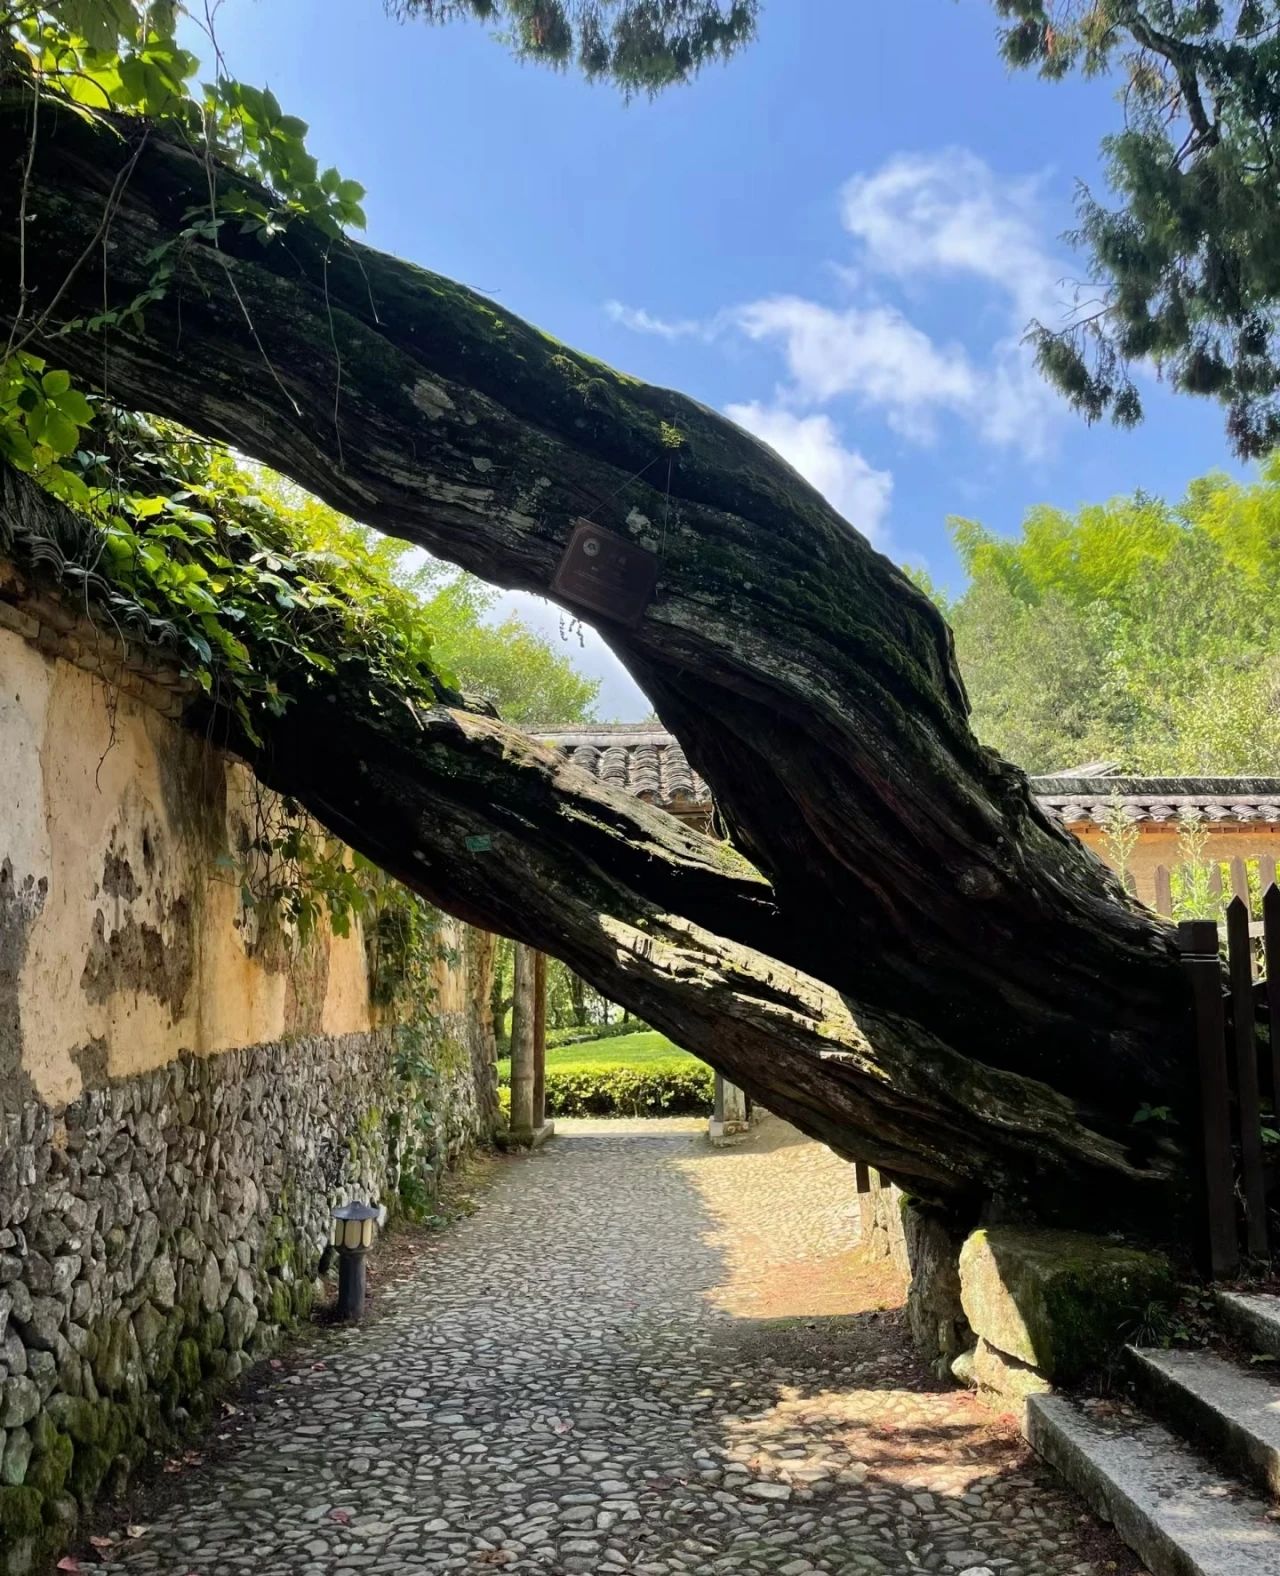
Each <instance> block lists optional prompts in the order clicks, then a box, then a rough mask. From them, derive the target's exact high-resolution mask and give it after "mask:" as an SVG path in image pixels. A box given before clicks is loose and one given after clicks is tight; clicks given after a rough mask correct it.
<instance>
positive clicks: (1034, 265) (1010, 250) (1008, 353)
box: [607, 148, 1073, 479]
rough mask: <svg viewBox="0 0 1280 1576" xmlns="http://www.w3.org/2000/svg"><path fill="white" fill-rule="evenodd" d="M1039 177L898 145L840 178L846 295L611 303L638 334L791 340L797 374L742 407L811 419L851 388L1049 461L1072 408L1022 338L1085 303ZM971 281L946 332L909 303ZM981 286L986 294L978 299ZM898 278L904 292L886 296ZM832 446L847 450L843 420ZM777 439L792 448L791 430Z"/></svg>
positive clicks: (950, 303) (924, 438)
mask: <svg viewBox="0 0 1280 1576" xmlns="http://www.w3.org/2000/svg"><path fill="white" fill-rule="evenodd" d="M1040 185H1041V181H1040V179H1039V178H1036V177H1028V176H1015V177H1006V176H1001V175H999V174H997V173H996V172H995V171H994V170H993V169H992V168H991V167H990V165H988V164H987V163H986V162H985V161H984V160H982V159H981V158H979V157H978V156H977V155H976V154H975V153H972V152H970V151H969V150H967V149H964V148H944V149H942V150H940V151H936V152H932V153H899V154H895V155H894V156H893V157H892V158H890V159H888V160H886V161H885V163H884V164H882V165H881V166H880V167H879V168H878V169H875V170H873V171H870V172H869V173H864V174H859V175H855V176H854V177H853V178H852V179H850V180H849V181H847V182H846V183H845V185H844V187H843V189H842V191H841V194H840V195H841V204H840V212H841V220H842V223H843V226H844V229H845V231H846V232H847V234H848V235H849V236H851V237H852V238H853V241H854V242H855V244H856V250H855V252H854V255H853V256H852V257H851V258H848V259H845V260H841V261H837V262H835V263H833V265H832V267H833V270H834V272H835V274H836V276H837V277H838V278H839V279H840V281H841V283H842V287H843V292H844V298H843V302H841V303H840V304H835V305H832V304H828V303H827V302H824V301H821V300H813V299H809V298H807V297H804V296H799V295H792V294H779V295H774V296H768V297H765V298H763V299H761V300H757V301H751V302H748V303H746V304H745V305H739V306H737V307H733V308H727V309H725V310H723V311H721V312H718V313H717V314H715V316H713V317H711V318H706V319H694V318H681V319H676V320H667V319H663V318H657V317H654V316H652V315H651V314H649V313H648V312H646V311H644V310H643V309H640V308H635V307H625V306H623V305H622V304H621V303H619V302H616V301H612V302H610V303H609V304H608V308H607V310H608V312H609V315H610V316H611V317H612V318H613V319H614V321H615V322H618V323H621V324H623V325H624V326H625V327H627V328H631V329H634V330H635V331H636V332H638V333H647V334H658V335H661V336H663V337H664V338H667V339H672V340H674V339H679V338H695V337H696V338H700V339H703V340H706V341H710V340H713V339H715V338H717V337H723V336H724V335H726V334H729V333H732V332H735V331H736V332H737V333H739V334H743V335H745V336H746V337H747V338H748V339H750V340H752V341H754V342H756V343H758V344H773V345H776V346H778V348H779V349H780V351H781V354H782V358H783V361H784V364H785V366H786V370H787V375H788V380H789V381H788V382H787V383H785V384H784V385H783V387H782V388H781V390H780V391H778V392H776V393H775V396H774V398H773V402H772V404H770V405H761V404H759V403H758V402H754V403H750V404H743V405H739V406H736V407H734V408H735V409H736V410H740V411H747V412H756V413H762V414H760V415H759V419H764V416H765V415H768V416H769V417H770V419H771V420H773V421H774V422H775V423H776V422H778V421H780V420H781V419H782V417H784V416H786V415H787V413H788V412H793V413H796V414H793V415H792V416H790V417H789V418H788V419H790V420H793V421H795V422H797V423H798V424H800V425H802V424H803V421H804V420H805V419H806V418H805V417H804V412H805V411H806V410H807V411H813V410H814V409H815V408H817V407H824V406H827V405H830V404H832V403H833V402H835V401H838V400H851V401H853V402H854V403H855V404H856V405H857V406H859V407H860V408H861V409H864V410H873V411H876V412H877V413H879V414H880V415H881V416H882V417H883V419H884V421H885V422H886V423H887V425H888V426H889V427H890V428H891V429H892V430H894V431H895V432H897V433H899V434H900V435H901V436H903V437H906V438H908V439H910V440H911V441H913V442H918V443H927V442H929V441H931V440H932V439H933V438H934V436H935V435H936V430H937V425H938V420H939V418H940V417H941V416H943V415H950V416H951V417H952V418H953V419H957V420H960V421H963V422H964V423H965V424H966V425H967V426H968V427H969V429H970V430H971V431H972V432H973V433H974V434H975V435H976V437H977V438H978V440H979V441H980V442H982V443H984V444H986V445H989V446H990V447H992V448H996V449H1012V450H1014V451H1015V452H1019V453H1021V454H1022V455H1023V456H1024V457H1025V458H1027V459H1037V458H1039V457H1041V456H1042V455H1043V454H1044V453H1045V452H1046V450H1047V449H1048V448H1049V446H1050V443H1051V438H1052V431H1053V427H1054V424H1055V423H1056V421H1057V420H1059V419H1060V417H1061V415H1062V411H1063V406H1062V404H1061V402H1060V400H1059V399H1058V397H1057V395H1056V394H1054V393H1053V392H1052V391H1051V390H1049V388H1048V386H1047V385H1046V384H1045V383H1044V382H1043V380H1042V379H1041V378H1040V376H1039V374H1038V373H1037V372H1036V371H1035V369H1034V366H1033V364H1032V358H1031V352H1030V350H1029V349H1028V348H1027V347H1026V346H1025V345H1023V344H1022V343H1021V340H1022V335H1023V331H1024V330H1025V328H1026V326H1027V324H1028V322H1029V321H1030V320H1031V319H1032V318H1039V319H1040V320H1041V321H1043V322H1045V323H1047V324H1049V325H1053V324H1055V323H1058V322H1061V321H1063V320H1064V319H1065V317H1066V316H1067V315H1068V314H1069V312H1070V309H1071V306H1072V304H1073V299H1072V298H1073V290H1072V288H1071V287H1069V286H1068V285H1067V284H1066V283H1064V277H1063V276H1064V274H1065V273H1066V271H1067V270H1066V268H1065V266H1064V264H1063V263H1062V262H1061V261H1060V260H1059V259H1058V257H1057V256H1056V255H1055V251H1054V249H1053V247H1052V246H1051V245H1050V244H1048V243H1047V241H1046V239H1045V235H1046V225H1045V223H1044V221H1043V218H1042V215H1041V212H1040V208H1041V203H1040V195H1039V189H1040ZM958 283H963V284H966V285H968V286H969V287H970V290H969V293H968V294H967V295H966V296H965V297H964V298H960V299H956V298H955V297H954V290H953V295H952V296H951V297H944V298H943V299H942V301H941V303H940V304H941V305H942V307H943V308H944V309H948V308H949V309H950V318H951V321H952V322H954V323H955V325H956V326H955V330H954V332H953V334H952V335H949V336H948V339H947V341H946V342H943V341H941V340H939V339H937V338H935V337H933V336H932V335H931V334H930V333H929V332H927V331H926V329H925V328H924V327H922V326H921V324H920V323H919V322H917V321H913V319H912V317H911V316H909V315H908V310H907V308H908V306H910V307H911V308H912V310H915V309H916V306H917V304H918V302H919V301H920V300H921V299H922V298H926V292H933V291H935V290H937V289H940V288H945V287H946V286H947V285H951V286H953V287H954V286H955V285H956V284H958ZM974 285H977V286H978V287H979V288H980V290H981V291H982V292H983V293H984V295H985V297H986V298H987V299H986V302H985V303H984V301H983V299H982V298H980V299H979V301H978V303H977V305H976V306H975V304H974V302H973V299H972V287H973V286H974ZM894 287H898V288H897V293H898V294H900V295H901V297H902V300H901V301H900V302H898V303H894V302H893V301H892V300H891V299H890V300H886V299H885V296H886V294H887V293H888V294H892V293H894ZM931 304H932V303H931ZM936 315H937V313H936V307H935V316H936ZM984 325H985V326H984ZM739 419H740V420H742V419H743V418H741V417H739ZM750 424H751V423H750V421H746V420H744V425H748V426H749V425H750ZM789 437H790V441H792V442H793V443H795V442H799V441H800V440H799V438H798V437H797V435H796V434H795V433H790V434H789ZM769 441H770V442H774V439H773V438H769ZM807 441H808V444H809V445H817V444H818V443H819V435H818V429H809V436H808V440H807ZM822 446H823V448H824V449H825V450H826V451H827V452H829V451H830V449H831V448H832V447H833V446H834V447H836V448H838V444H837V443H836V442H835V438H834V429H830V431H829V432H828V433H826V435H825V439H824V442H823V445H822ZM775 447H777V448H778V449H779V450H780V451H782V452H786V447H785V443H783V442H775ZM842 452H844V451H842ZM791 457H792V458H794V456H791ZM864 463H865V462H864ZM797 468H798V469H801V470H804V469H805V466H804V465H803V464H800V463H799V462H797ZM806 474H809V472H808V471H806ZM875 474H877V475H879V474H883V473H878V472H877V473H875ZM810 479H813V478H812V476H811V478H810Z"/></svg>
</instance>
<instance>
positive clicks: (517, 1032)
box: [511, 942, 536, 1144]
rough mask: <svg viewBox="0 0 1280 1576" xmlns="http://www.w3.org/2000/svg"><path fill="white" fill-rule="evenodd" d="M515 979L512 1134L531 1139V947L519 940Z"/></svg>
mask: <svg viewBox="0 0 1280 1576" xmlns="http://www.w3.org/2000/svg"><path fill="white" fill-rule="evenodd" d="M515 954H516V955H515V981H514V984H513V986H512V997H513V999H512V1003H511V1138H512V1141H513V1142H514V1143H517V1144H528V1143H532V1142H533V1134H534V1130H535V1128H534V1106H533V1100H534V1079H535V1068H534V1032H535V1027H534V1026H535V1019H536V1013H535V1008H534V1001H535V995H536V992H535V990H534V975H535V972H536V970H535V966H534V956H535V955H534V951H533V948H532V947H526V946H524V945H523V944H522V943H521V942H516V948H515Z"/></svg>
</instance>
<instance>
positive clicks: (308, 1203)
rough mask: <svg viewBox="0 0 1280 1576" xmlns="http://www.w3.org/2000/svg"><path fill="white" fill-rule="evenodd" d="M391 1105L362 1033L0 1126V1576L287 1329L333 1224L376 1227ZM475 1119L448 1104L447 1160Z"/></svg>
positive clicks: (163, 1071) (40, 1553)
mask: <svg viewBox="0 0 1280 1576" xmlns="http://www.w3.org/2000/svg"><path fill="white" fill-rule="evenodd" d="M461 1062H462V1067H463V1069H465V1068H466V1066H467V1063H468V1062H469V1057H462V1058H461ZM401 1087H402V1086H401V1085H400V1084H399V1083H398V1082H397V1080H396V1078H395V1076H394V1073H393V1046H392V1042H391V1038H390V1035H389V1034H387V1033H383V1032H380V1031H379V1032H372V1033H365V1034H349V1035H342V1036H337V1037H322V1036H317V1037H311V1038H299V1039H292V1040H288V1041H280V1042H276V1043H272V1044H268V1045H259V1046H254V1047H251V1048H248V1049H244V1050H236V1051H229V1052H227V1053H225V1054H223V1055H219V1056H211V1057H205V1058H197V1057H191V1056H183V1057H181V1058H179V1059H178V1060H177V1061H175V1062H172V1063H170V1064H168V1065H166V1066H164V1067H162V1068H159V1069H157V1070H156V1071H154V1072H150V1073H144V1074H141V1075H138V1076H135V1077H130V1078H126V1079H121V1080H118V1081H116V1082H113V1083H111V1084H109V1085H107V1086H106V1087H104V1088H99V1089H93V1090H88V1091H86V1092H85V1093H84V1094H83V1095H82V1096H81V1098H79V1099H78V1100H76V1101H75V1102H74V1103H73V1104H71V1105H69V1106H67V1107H66V1108H65V1109H63V1110H60V1111H59V1110H55V1109H53V1108H51V1107H49V1106H47V1105H45V1104H43V1103H42V1102H40V1101H39V1100H36V1099H26V1100H25V1101H23V1102H22V1103H17V1102H16V1101H13V1102H11V1103H9V1104H6V1105H4V1106H3V1107H0V1573H3V1576H21V1573H25V1572H26V1571H27V1570H28V1569H30V1568H32V1567H33V1566H34V1565H35V1564H37V1563H38V1562H39V1561H40V1560H42V1559H43V1558H44V1557H45V1555H46V1554H47V1553H48V1552H49V1551H50V1550H53V1549H56V1548H59V1547H62V1546H65V1543H66V1541H67V1539H68V1537H69V1536H70V1533H71V1531H72V1529H73V1528H74V1525H75V1522H76V1519H77V1516H78V1514H79V1512H80V1511H81V1510H82V1509H83V1508H84V1507H85V1506H87V1505H89V1504H91V1503H92V1502H93V1500H94V1499H95V1498H96V1497H97V1496H98V1495H99V1494H100V1493H101V1492H103V1491H112V1490H116V1489H118V1488H119V1487H120V1486H121V1484H122V1483H123V1481H124V1480H125V1479H126V1478H127V1476H128V1475H129V1473H130V1471H131V1470H132V1469H133V1467H134V1466H135V1465H136V1464H137V1463H138V1461H139V1460H140V1459H141V1458H142V1456H143V1455H144V1454H145V1453H146V1452H147V1450H148V1449H149V1448H150V1447H151V1446H153V1445H154V1444H156V1443H159V1442H163V1441H165V1440H166V1439H167V1438H168V1437H169V1436H170V1435H173V1434H176V1433H180V1432H181V1431H182V1429H183V1428H184V1426H185V1425H186V1424H187V1423H188V1422H189V1421H190V1420H191V1419H192V1418H193V1417H199V1416H201V1415H203V1414H204V1413H206V1412H207V1411H208V1409H209V1407H210V1404H211V1400H212V1398H213V1397H214V1396H215V1395H216V1394H217V1392H218V1390H219V1389H220V1388H221V1387H223V1386H225V1385H226V1384H228V1383H229V1382H231V1381H233V1380H235V1379H236V1378H237V1377H238V1376H239V1374H240V1373H241V1372H242V1371H243V1369H244V1368H245V1366H246V1365H247V1364H249V1363H251V1362H252V1361H254V1360H255V1359H256V1358H258V1357H260V1356H262V1355H263V1354H264V1353H266V1352H268V1351H270V1350H271V1349H272V1347H273V1346H274V1345H275V1344H276V1342H277V1340H278V1339H279V1337H280V1335H281V1332H282V1331H283V1330H285V1329H286V1328H287V1327H288V1326H290V1325H291V1324H292V1323H293V1322H294V1321H296V1320H297V1319H299V1318H300V1317H302V1316H304V1315H305V1314H306V1313H307V1312H308V1311H309V1309H310V1307H311V1303H312V1299H313V1297H314V1295H315V1292H316V1287H317V1280H316V1277H317V1274H318V1271H319V1269H320V1266H321V1261H322V1258H323V1256H324V1255H325V1253H326V1250H327V1247H328V1242H329V1234H330V1210H331V1209H332V1207H333V1206H334V1205H335V1204H337V1203H339V1202H343V1201H345V1200H346V1199H348V1198H351V1197H360V1198H362V1199H365V1200H368V1201H369V1202H372V1203H375V1204H388V1205H390V1206H391V1208H392V1209H393V1210H394V1208H395V1204H396V1197H397V1183H398V1180H399V1168H400V1154H399V1150H400V1147H401V1145H402V1144H403V1136H402V1135H403V1133H404V1132H405V1131H406V1128H405V1125H404V1124H403V1123H400V1122H398V1121H397V1120H395V1115H396V1102H397V1100H398V1099H399V1098H400V1089H401ZM477 1103H478V1102H477V1101H476V1100H475V1099H474V1098H469V1099H468V1100H464V1101H462V1102H461V1105H459V1104H458V1103H457V1102H455V1112H454V1128H455V1131H454V1133H453V1134H452V1139H453V1142H455V1143H458V1144H461V1143H462V1142H463V1137H464V1134H465V1133H466V1132H468V1131H470V1130H471V1128H470V1124H471V1123H472V1122H473V1121H474V1119H475V1116H474V1113H475V1109H476V1106H477ZM472 1136H474V1133H473V1134H472Z"/></svg>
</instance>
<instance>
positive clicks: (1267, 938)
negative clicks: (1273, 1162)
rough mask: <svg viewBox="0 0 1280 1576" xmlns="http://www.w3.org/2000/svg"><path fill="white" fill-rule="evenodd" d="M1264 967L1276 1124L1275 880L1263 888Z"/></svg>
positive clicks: (1278, 992) (1279, 910)
mask: <svg viewBox="0 0 1280 1576" xmlns="http://www.w3.org/2000/svg"><path fill="white" fill-rule="evenodd" d="M1272 863H1273V864H1274V863H1275V861H1274V860H1273V861H1272ZM1273 874H1274V872H1273ZM1262 966H1263V968H1264V969H1266V971H1267V1015H1268V1017H1269V1018H1270V1020H1271V1021H1270V1024H1269V1026H1268V1035H1269V1038H1270V1041H1271V1117H1272V1122H1273V1124H1274V1123H1277V1119H1278V1118H1280V887H1278V886H1276V884H1275V882H1274V881H1269V882H1268V883H1267V884H1266V885H1265V886H1264V887H1263V889H1262ZM1277 1125H1280V1124H1277Z"/></svg>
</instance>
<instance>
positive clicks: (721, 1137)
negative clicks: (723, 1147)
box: [707, 1073, 748, 1144]
mask: <svg viewBox="0 0 1280 1576" xmlns="http://www.w3.org/2000/svg"><path fill="white" fill-rule="evenodd" d="M747 1126H748V1123H747V1097H746V1095H745V1094H744V1093H743V1092H742V1090H741V1089H739V1088H738V1086H737V1084H733V1083H730V1082H729V1080H728V1079H727V1078H726V1077H725V1076H724V1075H723V1073H717V1074H716V1081H715V1095H714V1104H713V1105H712V1109H711V1123H710V1126H709V1127H708V1129H707V1132H708V1134H709V1136H710V1138H711V1142H712V1143H713V1144H720V1143H724V1142H726V1141H727V1140H728V1139H731V1138H734V1137H737V1136H739V1135H740V1134H742V1133H745V1132H746V1131H747Z"/></svg>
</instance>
